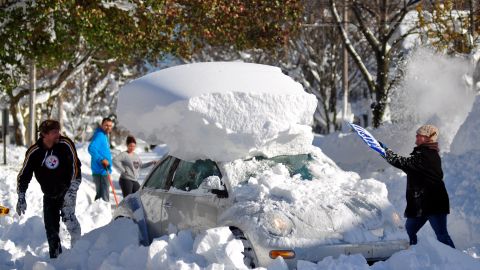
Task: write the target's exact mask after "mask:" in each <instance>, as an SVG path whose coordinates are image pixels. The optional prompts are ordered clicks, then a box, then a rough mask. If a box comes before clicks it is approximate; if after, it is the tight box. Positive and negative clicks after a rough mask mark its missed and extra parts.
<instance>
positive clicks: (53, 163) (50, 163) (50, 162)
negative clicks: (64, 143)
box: [45, 155, 60, 170]
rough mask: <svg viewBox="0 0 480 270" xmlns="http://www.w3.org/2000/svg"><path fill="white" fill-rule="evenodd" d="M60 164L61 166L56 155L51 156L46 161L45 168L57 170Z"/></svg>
mask: <svg viewBox="0 0 480 270" xmlns="http://www.w3.org/2000/svg"><path fill="white" fill-rule="evenodd" d="M59 164H60V161H59V160H58V157H57V156H55V155H50V156H48V157H47V158H46V159H45V166H47V168H49V169H51V170H53V169H56V168H57V167H58V165H59Z"/></svg>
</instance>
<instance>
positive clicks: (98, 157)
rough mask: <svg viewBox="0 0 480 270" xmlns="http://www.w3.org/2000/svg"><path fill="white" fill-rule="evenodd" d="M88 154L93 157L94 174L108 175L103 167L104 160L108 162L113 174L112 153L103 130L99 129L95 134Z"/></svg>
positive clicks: (109, 169)
mask: <svg viewBox="0 0 480 270" xmlns="http://www.w3.org/2000/svg"><path fill="white" fill-rule="evenodd" d="M88 153H90V156H92V160H91V167H92V174H98V175H107V171H106V170H105V168H104V167H103V165H102V160H104V159H106V160H108V163H109V165H108V171H109V173H112V153H111V152H110V143H109V141H108V135H107V133H105V131H103V129H101V128H97V129H96V130H95V133H94V134H93V137H92V141H91V142H90V145H89V146H88Z"/></svg>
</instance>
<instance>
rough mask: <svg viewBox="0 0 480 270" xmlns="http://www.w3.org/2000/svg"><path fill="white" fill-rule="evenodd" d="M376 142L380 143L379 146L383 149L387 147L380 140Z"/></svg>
mask: <svg viewBox="0 0 480 270" xmlns="http://www.w3.org/2000/svg"><path fill="white" fill-rule="evenodd" d="M378 144H380V147H382V148H383V149H388V147H387V145H386V144H384V143H382V142H381V141H378Z"/></svg>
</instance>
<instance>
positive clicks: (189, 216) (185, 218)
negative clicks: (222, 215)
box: [162, 160, 225, 233]
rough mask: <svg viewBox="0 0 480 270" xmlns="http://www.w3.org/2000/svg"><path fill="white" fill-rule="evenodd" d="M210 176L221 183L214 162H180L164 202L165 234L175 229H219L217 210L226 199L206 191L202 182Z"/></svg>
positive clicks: (163, 221)
mask: <svg viewBox="0 0 480 270" xmlns="http://www.w3.org/2000/svg"><path fill="white" fill-rule="evenodd" d="M211 176H216V177H218V178H217V180H218V181H219V182H220V179H221V173H220V170H219V169H218V167H217V165H216V164H215V162H213V161H211V160H197V161H195V162H188V161H184V160H180V162H179V163H178V166H177V167H176V170H175V173H174V175H173V177H172V180H171V181H172V182H171V188H170V190H169V192H168V194H166V195H165V197H164V200H163V207H162V208H163V209H162V211H163V213H162V228H163V229H164V231H163V233H172V232H175V230H176V229H177V230H183V229H192V230H193V231H194V232H198V231H200V230H205V229H208V228H212V227H215V226H216V224H217V215H218V210H219V207H221V206H222V205H223V204H224V203H223V202H222V200H225V199H221V198H219V196H217V195H215V194H213V193H212V192H210V191H209V190H207V189H203V186H202V183H204V181H205V179H206V178H208V177H211ZM210 179H211V178H210Z"/></svg>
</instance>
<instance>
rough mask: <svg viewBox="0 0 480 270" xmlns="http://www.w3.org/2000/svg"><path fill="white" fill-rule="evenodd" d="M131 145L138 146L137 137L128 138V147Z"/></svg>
mask: <svg viewBox="0 0 480 270" xmlns="http://www.w3.org/2000/svg"><path fill="white" fill-rule="evenodd" d="M131 143H134V144H137V140H135V137H133V136H127V145H129V144H131Z"/></svg>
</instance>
